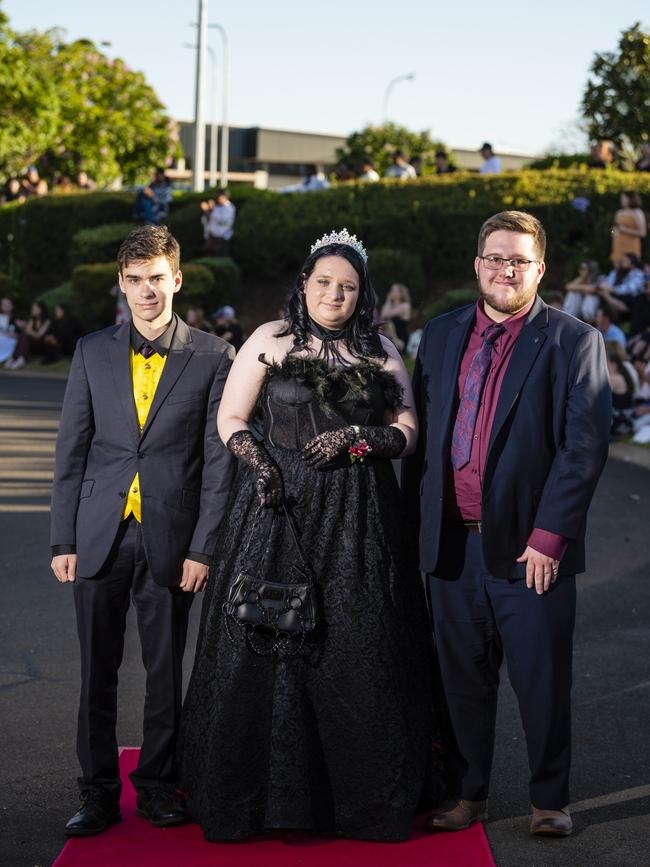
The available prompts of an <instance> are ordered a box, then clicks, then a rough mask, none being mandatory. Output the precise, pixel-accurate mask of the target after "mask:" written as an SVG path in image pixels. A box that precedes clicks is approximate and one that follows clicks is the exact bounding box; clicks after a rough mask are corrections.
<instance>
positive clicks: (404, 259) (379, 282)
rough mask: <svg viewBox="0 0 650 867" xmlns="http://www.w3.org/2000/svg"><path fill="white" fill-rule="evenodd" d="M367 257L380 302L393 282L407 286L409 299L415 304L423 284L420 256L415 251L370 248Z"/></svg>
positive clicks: (383, 299) (384, 298)
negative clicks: (370, 264) (409, 294)
mask: <svg viewBox="0 0 650 867" xmlns="http://www.w3.org/2000/svg"><path fill="white" fill-rule="evenodd" d="M368 259H369V261H370V262H372V282H373V285H374V287H375V292H376V293H377V299H378V301H379V303H380V304H382V303H383V302H384V301H385V300H386V295H387V294H388V290H389V289H390V287H391V286H392V284H393V283H404V284H405V285H406V286H408V289H409V292H410V293H411V299H412V300H413V301H414V303H416V304H417V302H418V301H419V299H420V297H421V294H422V291H423V289H424V285H425V278H424V270H423V268H422V258H421V257H420V256H419V255H418V254H417V253H413V252H409V251H406V250H390V249H386V248H385V247H384V248H383V249H382V248H378V249H374V250H370V251H369V254H368Z"/></svg>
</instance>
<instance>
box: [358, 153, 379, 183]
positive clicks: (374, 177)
mask: <svg viewBox="0 0 650 867" xmlns="http://www.w3.org/2000/svg"><path fill="white" fill-rule="evenodd" d="M359 180H360V181H366V183H370V184H374V183H376V182H377V181H378V180H379V172H378V171H377V169H376V168H375V161H374V160H371V159H370V158H368V159H367V160H364V161H363V162H362V163H361V173H360V175H359Z"/></svg>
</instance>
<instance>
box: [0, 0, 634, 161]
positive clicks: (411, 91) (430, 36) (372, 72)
mask: <svg viewBox="0 0 650 867" xmlns="http://www.w3.org/2000/svg"><path fill="white" fill-rule="evenodd" d="M198 5H199V4H198V2H197V0H185V2H184V0H173V2H172V0H155V2H154V0H108V2H103V3H89V2H81V0H57V2H55V3H54V2H52V0H47V2H46V0H0V9H3V10H4V12H5V14H7V15H8V16H9V20H10V25H11V26H12V27H13V28H14V29H16V30H29V29H37V30H41V31H42V30H46V29H48V28H50V27H61V28H63V29H64V30H65V31H66V32H67V38H68V39H70V40H71V39H76V38H80V37H86V38H90V39H92V40H94V41H95V42H97V43H99V42H102V41H106V42H110V43H111V44H110V46H107V47H104V48H103V49H102V50H103V51H105V52H106V53H107V54H108V55H110V56H113V57H122V58H123V59H124V60H125V61H126V62H127V63H128V64H129V66H131V67H132V68H134V69H140V70H142V71H143V72H144V74H145V76H146V78H147V80H148V82H149V83H150V84H151V85H152V86H153V87H154V89H155V90H156V93H157V94H158V96H159V98H160V99H161V101H162V102H163V103H164V104H165V105H166V106H167V108H168V110H169V112H170V114H171V115H172V116H173V117H175V118H176V119H178V120H191V119H192V118H193V117H194V98H195V97H194V78H195V54H196V52H195V51H193V50H192V49H191V48H187V47H185V45H186V44H190V45H191V44H192V43H194V42H195V41H196V31H195V29H194V28H193V27H191V26H190V23H191V22H192V21H196V20H197V18H198V11H197V10H198ZM207 7H208V17H209V21H211V22H215V23H218V24H221V25H222V26H223V27H224V28H225V30H226V32H227V34H228V41H229V45H230V58H231V62H230V88H229V103H230V112H229V115H230V122H231V123H232V124H234V125H240V126H266V127H271V128H277V129H291V130H306V131H310V132H323V133H336V134H342V135H348V134H349V133H350V132H352V131H354V130H358V129H361V128H362V127H364V126H365V125H366V124H368V123H374V124H377V123H380V122H381V121H382V120H383V102H384V96H385V93H386V89H387V87H388V85H389V83H390V82H391V81H392V80H393V79H394V78H396V77H398V76H402V75H406V74H409V73H414V74H415V78H414V79H413V80H412V81H402V82H399V83H397V84H395V85H394V87H393V88H392V90H391V92H390V98H389V101H388V111H387V115H388V117H389V119H390V120H392V121H394V122H396V123H399V124H402V125H404V126H407V127H409V128H411V129H416V130H422V129H428V130H430V132H431V133H432V135H433V137H434V138H435V139H437V140H441V141H443V142H444V143H445V144H446V145H447V146H448V147H451V148H454V147H457V148H472V149H474V148H476V149H478V148H479V147H480V145H481V144H482V143H483V141H490V142H491V143H492V144H493V145H494V147H495V150H497V152H498V151H499V150H502V151H509V152H512V153H525V154H538V153H545V152H547V151H548V149H549V148H555V149H557V148H558V147H559V148H564V149H566V150H574V149H576V148H577V147H578V146H580V144H582V139H581V136H580V134H579V133H578V131H577V127H576V122H577V120H578V118H579V106H580V100H581V97H582V93H583V90H584V87H585V84H586V81H587V78H588V70H589V66H590V64H591V61H592V60H593V56H594V54H595V52H602V51H611V50H614V49H615V48H616V45H617V43H618V38H619V35H620V32H621V31H622V30H624V29H626V28H627V27H629V26H631V25H632V24H634V23H635V22H636V21H641V23H642V25H643V26H644V27H645V29H646V30H648V29H650V3H649V2H648V0H618V2H614V3H611V2H610V3H599V4H595V3H594V2H590V3H587V2H584V0H583V2H580V0H545V2H543V3H532V2H518V3H515V2H511V0H509V2H501V0H493V2H491V3H488V2H483V3H479V2H477V0H465V2H462V3H458V5H456V4H455V3H450V2H447V3H445V4H441V3H439V2H435V0H411V2H402V3H399V2H395V0H392V2H389V0H372V2H369V0H363V2H359V0H347V2H345V3H336V4H334V3H325V2H311V0H276V2H269V0H230V2H229V3H224V2H219V0H208V2H207ZM209 41H210V44H211V45H212V46H213V49H214V51H215V52H216V56H217V68H218V71H219V76H221V60H220V58H221V44H220V37H219V33H218V31H216V30H212V31H211V32H210V36H209ZM207 69H208V82H207V87H208V100H209V102H208V104H207V105H206V119H207V120H208V121H209V120H210V119H211V111H210V106H211V105H212V97H211V95H210V80H211V70H210V63H209V61H208V67H207ZM219 113H220V110H219Z"/></svg>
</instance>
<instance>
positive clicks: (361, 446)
mask: <svg viewBox="0 0 650 867" xmlns="http://www.w3.org/2000/svg"><path fill="white" fill-rule="evenodd" d="M352 429H353V430H354V433H355V435H356V436H357V437H358V439H357V440H356V441H355V442H353V443H352V445H351V446H350V448H349V449H348V455H349V456H350V463H351V464H354V463H356V462H357V461H359V463H360V464H362V463H363V462H364V461H365V459H366V458H367V457H368V455H369V454H370V452H371V451H372V446H371V445H369V444H368V441H367V440H366V439H364V438H363V437H362V436H361V428H360V427H359V425H356V424H353V425H352Z"/></svg>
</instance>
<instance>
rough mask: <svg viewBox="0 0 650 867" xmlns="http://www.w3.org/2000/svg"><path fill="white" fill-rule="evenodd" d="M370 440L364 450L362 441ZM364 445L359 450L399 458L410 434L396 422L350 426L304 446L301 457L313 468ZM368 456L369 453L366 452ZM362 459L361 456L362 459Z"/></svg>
mask: <svg viewBox="0 0 650 867" xmlns="http://www.w3.org/2000/svg"><path fill="white" fill-rule="evenodd" d="M364 442H365V443H366V445H367V448H366V449H364V448H363V445H362V443H364ZM359 445H361V448H360V449H359V451H360V452H361V453H362V454H363V453H364V452H365V454H367V455H370V454H372V455H374V456H375V457H377V458H396V457H397V456H398V455H401V454H402V452H403V451H404V449H405V448H406V437H405V436H404V434H403V432H402V431H401V430H400V429H399V428H398V427H394V426H393V425H385V426H379V425H374V426H365V427H358V426H357V425H348V426H347V427H340V428H337V430H328V431H325V432H324V433H322V434H318V436H316V437H314V438H313V439H312V440H309V442H308V443H307V444H306V445H304V446H303V449H302V452H301V457H302V459H303V461H305V463H307V464H309V466H310V467H316V468H318V467H323V466H325V465H326V464H329V463H330V461H333V460H334V459H335V458H337V457H339V455H345V454H349V453H350V448H352V447H357V446H359ZM364 457H365V455H364ZM358 459H359V458H357V460H358Z"/></svg>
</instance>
